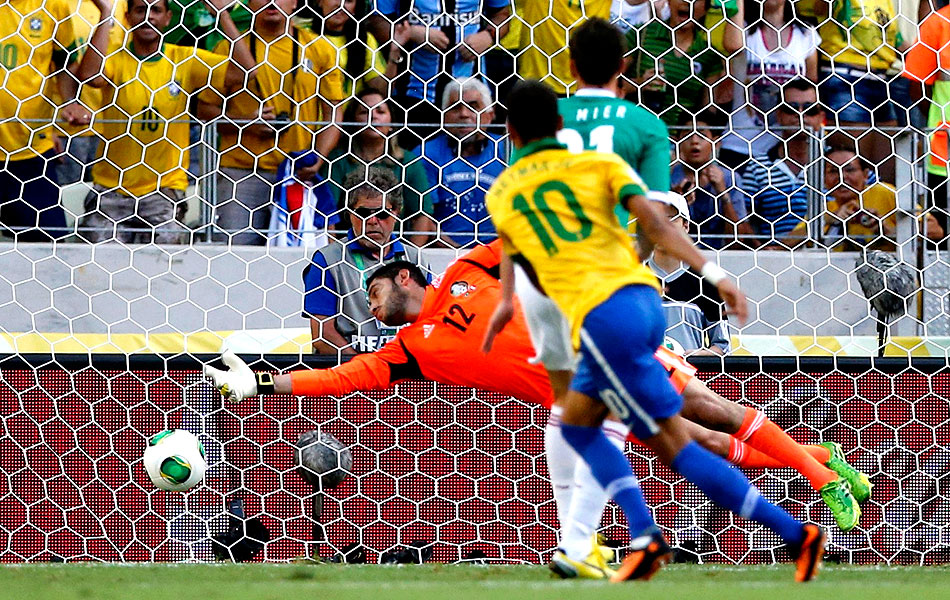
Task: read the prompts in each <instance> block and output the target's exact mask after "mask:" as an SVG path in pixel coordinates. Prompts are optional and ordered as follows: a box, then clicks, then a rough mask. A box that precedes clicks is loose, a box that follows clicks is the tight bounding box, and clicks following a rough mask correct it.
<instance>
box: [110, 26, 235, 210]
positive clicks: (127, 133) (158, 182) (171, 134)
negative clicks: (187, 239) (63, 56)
mask: <svg viewBox="0 0 950 600" xmlns="http://www.w3.org/2000/svg"><path fill="white" fill-rule="evenodd" d="M227 66H228V57H227V56H222V55H220V54H213V53H211V52H208V51H206V50H200V49H195V48H186V47H182V46H173V45H171V44H164V45H163V46H162V48H161V50H160V51H159V52H158V53H156V54H155V55H154V56H152V57H149V58H140V57H138V56H136V55H135V53H134V52H133V50H132V45H131V44H129V45H128V46H126V47H124V48H120V49H117V50H116V51H114V52H113V53H112V54H111V55H110V56H108V57H106V61H105V65H104V68H103V71H104V74H105V76H106V78H108V79H109V81H110V89H107V91H106V92H105V93H104V94H103V96H104V98H103V102H104V104H105V109H103V110H102V111H100V112H99V113H97V115H96V119H97V123H96V128H97V130H98V131H99V132H100V133H101V135H102V137H103V139H104V144H103V145H102V146H100V159H99V160H97V161H96V163H95V165H94V166H93V168H92V179H93V181H94V182H95V183H96V184H98V185H101V186H103V187H106V188H110V189H116V190H117V191H119V192H121V193H123V194H126V195H128V196H145V195H146V194H151V193H153V192H156V191H158V190H159V188H171V189H175V190H184V189H185V188H187V187H188V177H187V173H186V172H185V168H186V167H187V166H188V146H189V136H188V130H189V122H190V119H191V116H190V115H189V113H188V100H189V97H190V95H191V94H193V93H195V92H197V91H200V90H202V89H204V88H206V87H213V88H214V89H217V90H223V89H224V77H225V74H226V72H227ZM129 119H132V120H131V122H130V121H129ZM103 156H104V157H105V160H102V157H103Z"/></svg>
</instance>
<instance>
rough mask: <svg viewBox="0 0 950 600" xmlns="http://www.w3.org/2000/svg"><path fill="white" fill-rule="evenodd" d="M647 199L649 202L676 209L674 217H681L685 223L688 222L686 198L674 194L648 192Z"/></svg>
mask: <svg viewBox="0 0 950 600" xmlns="http://www.w3.org/2000/svg"><path fill="white" fill-rule="evenodd" d="M648 197H649V198H650V200H654V201H656V202H661V203H663V204H666V205H668V206H672V207H673V208H675V209H676V216H678V217H682V218H683V220H685V221H689V204H687V202H686V198H684V197H683V195H682V194H677V193H676V192H650V193H649V195H648Z"/></svg>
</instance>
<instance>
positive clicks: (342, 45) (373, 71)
mask: <svg viewBox="0 0 950 600" xmlns="http://www.w3.org/2000/svg"><path fill="white" fill-rule="evenodd" d="M325 37H326V39H327V41H329V42H330V43H331V44H333V45H334V46H335V47H336V49H337V56H338V59H337V61H336V64H337V65H339V66H338V67H337V70H339V71H340V77H341V79H342V81H343V93H345V94H346V95H347V96H350V95H354V96H355V95H356V94H359V93H360V92H361V91H362V90H363V87H364V86H365V85H366V84H367V83H369V82H370V81H372V80H374V79H376V78H377V77H379V76H380V75H384V74H385V73H386V59H384V58H383V53H382V52H380V51H379V42H377V41H376V38H375V37H373V36H372V34H366V58H365V59H364V61H363V76H362V77H359V78H357V79H356V81H355V82H354V81H353V78H352V77H350V76H349V75H348V74H347V73H346V61H347V59H348V58H349V56H350V54H349V50H348V47H347V45H346V36H343V35H328V36H325ZM358 43H359V42H356V41H354V42H353V44H358ZM353 44H351V45H350V46H352V45H353ZM354 83H355V84H356V85H354Z"/></svg>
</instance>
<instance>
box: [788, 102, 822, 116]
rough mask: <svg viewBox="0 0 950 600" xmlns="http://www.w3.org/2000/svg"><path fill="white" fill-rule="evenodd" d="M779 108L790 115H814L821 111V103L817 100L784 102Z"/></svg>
mask: <svg viewBox="0 0 950 600" xmlns="http://www.w3.org/2000/svg"><path fill="white" fill-rule="evenodd" d="M779 110H781V111H782V112H785V113H788V114H790V115H794V114H803V115H806V116H809V117H814V116H815V115H817V114H819V113H820V112H821V105H820V104H818V103H817V102H783V103H782V104H781V106H780V107H779Z"/></svg>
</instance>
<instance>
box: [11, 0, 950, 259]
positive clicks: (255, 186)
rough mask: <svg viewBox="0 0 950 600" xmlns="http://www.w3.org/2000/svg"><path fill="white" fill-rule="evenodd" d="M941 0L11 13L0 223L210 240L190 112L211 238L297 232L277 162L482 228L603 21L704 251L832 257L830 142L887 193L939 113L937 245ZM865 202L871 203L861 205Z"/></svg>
mask: <svg viewBox="0 0 950 600" xmlns="http://www.w3.org/2000/svg"><path fill="white" fill-rule="evenodd" d="M940 4H942V3H941V2H939V1H938V0H922V1H919V0H915V1H907V0H860V1H856V0H849V1H844V0H832V1H821V0H802V1H798V2H792V1H790V0H704V1H703V0H701V1H696V2H688V1H686V0H614V1H613V2H610V1H608V0H587V1H586V2H577V1H576V0H548V1H544V2H542V1H540V0H514V2H509V0H456V1H455V2H452V3H451V4H446V3H445V2H437V1H435V0H409V1H405V2H396V1H395V0H375V1H370V0H299V1H298V0H242V2H234V0H205V3H204V4H199V3H194V2H192V3H182V2H180V0H132V1H131V2H128V0H116V2H115V3H113V1H112V0H12V1H10V2H7V3H4V4H3V5H2V7H0V59H2V62H3V66H4V68H5V70H6V77H5V79H4V82H3V85H2V89H0V96H2V102H0V104H2V107H3V108H2V113H3V114H2V117H3V119H4V120H3V122H2V124H0V152H2V153H3V156H4V165H3V169H2V172H0V180H2V181H0V183H2V184H4V185H0V225H2V227H3V231H4V233H5V234H7V235H16V236H18V237H19V239H21V240H24V241H41V240H49V239H62V238H64V237H67V236H69V239H79V240H86V241H90V242H100V241H107V240H118V241H123V242H126V243H128V242H138V241H155V242H161V243H180V242H186V241H189V240H193V239H195V238H194V236H193V235H190V234H193V233H194V230H193V229H190V228H189V225H194V223H188V224H186V223H184V222H183V216H184V208H185V207H186V206H187V205H188V204H189V202H192V203H193V202H194V201H195V198H194V195H195V194H196V193H197V192H196V187H195V185H194V178H193V176H192V175H191V174H189V173H188V171H187V167H188V166H189V162H190V161H191V160H192V159H191V157H190V156H189V154H190V150H191V149H193V148H195V147H196V143H195V135H194V130H195V129H196V127H195V124H196V123H209V122H212V123H213V125H206V127H213V128H214V131H215V134H216V140H217V141H216V143H217V147H216V148H215V151H216V152H215V156H216V164H215V166H216V169H215V171H214V173H213V174H211V176H212V177H213V178H214V186H213V188H214V193H213V194H209V195H208V196H209V197H204V196H203V197H201V198H198V199H197V200H198V202H200V203H205V205H206V206H207V208H208V210H206V211H204V214H206V215H209V216H210V218H211V219H213V222H212V223H211V225H212V226H213V231H214V236H213V239H214V240H215V241H218V242H227V243H231V244H249V245H260V244H266V243H268V241H270V242H271V243H273V241H274V240H275V239H278V238H279V239H288V238H287V237H286V236H283V237H281V236H277V235H276V234H275V232H274V231H273V229H272V226H273V223H274V222H275V221H274V219H273V218H272V217H273V214H272V213H273V212H274V209H273V207H274V206H275V196H276V194H277V191H278V190H279V189H280V188H281V186H282V185H283V184H284V183H286V181H285V180H282V179H281V177H280V173H281V172H289V173H290V176H291V177H292V178H294V179H296V180H297V181H300V182H303V183H305V184H306V185H307V186H309V187H311V188H317V187H319V186H324V185H325V186H329V187H330V188H331V190H330V191H331V192H332V194H333V199H334V202H335V209H334V208H333V207H331V209H333V210H335V211H337V212H338V213H339V215H338V216H339V217H342V221H341V222H342V223H344V224H346V223H347V222H348V218H347V217H348V213H347V194H348V192H349V190H348V189H347V188H346V186H345V185H344V182H345V181H350V180H352V178H351V177H350V176H351V174H352V173H353V172H361V173H363V176H364V181H365V176H366V175H367V173H368V170H369V169H370V167H372V166H377V167H380V168H385V169H386V170H388V171H390V172H391V173H392V174H393V175H394V177H395V180H396V182H397V184H396V185H397V187H398V191H399V192H400V194H401V197H402V200H403V201H402V206H403V208H402V210H401V211H400V213H399V214H398V215H396V217H397V221H398V222H397V224H396V230H397V231H402V232H404V234H405V235H404V238H405V240H406V241H407V242H410V243H412V244H414V245H417V246H424V245H438V246H465V245H468V244H471V243H473V242H474V241H476V240H478V241H486V240H489V239H491V237H492V236H493V231H492V227H491V223H490V221H489V220H488V218H487V215H486V212H485V207H484V192H485V191H486V190H487V188H488V187H489V186H490V185H491V183H492V181H493V180H494V178H495V177H496V176H497V175H498V173H499V172H500V171H501V170H502V169H503V168H504V166H505V164H506V161H507V158H508V149H507V145H506V141H505V138H504V135H503V134H504V129H503V128H502V127H501V123H502V122H503V116H504V93H505V91H506V90H507V89H508V88H510V85H511V84H512V83H513V82H514V81H516V80H517V78H519V77H521V78H538V79H542V80H544V81H546V82H547V83H548V84H549V85H551V86H552V87H553V88H554V89H555V90H556V91H557V92H558V93H561V94H570V93H572V92H573V90H574V77H573V75H572V73H571V70H570V61H569V57H568V51H567V40H568V37H569V36H570V32H571V30H572V28H574V27H576V26H577V25H578V24H579V23H581V22H583V19H584V18H585V17H586V18H589V17H594V16H600V17H606V18H610V19H611V20H612V22H613V23H614V24H615V25H616V26H617V27H618V28H620V29H621V30H623V31H624V32H625V35H626V40H627V44H628V54H627V59H628V60H627V70H626V73H625V76H624V78H623V81H622V93H623V94H624V95H625V96H626V97H627V99H629V100H631V101H633V102H635V103H637V104H639V105H641V106H643V107H645V108H647V109H649V110H651V111H653V112H654V113H655V114H657V115H658V116H659V117H660V118H661V119H662V120H663V121H664V122H665V123H666V124H667V126H668V127H669V129H670V132H671V136H670V141H671V144H670V148H671V160H670V163H671V169H672V172H671V176H672V181H673V186H674V189H677V190H678V191H679V192H680V193H682V194H683V196H684V197H686V198H687V201H688V203H689V206H690V212H691V223H692V224H691V228H692V229H691V231H692V232H693V233H694V234H695V235H696V236H697V237H698V239H699V241H700V242H701V243H702V244H703V245H704V246H705V247H708V248H713V249H719V248H737V247H745V248H757V247H762V248H786V247H802V246H809V247H812V246H816V245H817V246H822V247H824V246H827V245H829V244H826V243H825V242H826V240H825V239H824V237H825V236H824V233H825V231H826V230H827V227H825V226H824V225H826V223H825V219H826V216H825V215H826V214H827V212H828V211H816V210H815V208H814V207H815V206H820V203H821V202H824V203H825V204H827V206H828V207H829V211H830V210H831V206H833V205H834V206H837V204H834V203H835V202H836V195H835V194H833V193H831V191H830V190H829V189H828V187H827V185H826V183H827V181H828V180H829V176H828V175H826V176H825V177H820V176H819V177H816V176H815V174H816V173H818V174H821V172H822V171H827V170H828V168H840V166H835V165H836V163H834V162H833V161H827V160H826V159H825V157H822V156H820V149H821V148H823V147H824V146H834V147H836V148H847V147H850V148H851V149H852V150H853V151H854V152H855V161H856V163H855V164H859V165H861V169H862V171H863V172H864V175H865V177H866V179H867V180H868V182H869V184H870V185H869V187H868V189H869V190H874V189H878V188H875V187H874V186H875V185H877V184H879V183H881V184H894V183H895V172H894V162H895V161H894V154H895V146H894V139H893V135H894V133H895V131H896V129H895V128H896V127H901V126H905V125H908V124H914V123H916V124H918V125H921V124H922V123H923V122H924V116H923V110H922V109H924V108H927V107H929V109H930V112H929V115H928V117H927V121H928V123H929V125H930V126H931V127H933V128H935V129H936V131H935V133H934V138H933V140H932V142H931V147H932V150H933V155H932V157H931V159H930V160H929V161H928V165H927V166H928V174H929V175H928V177H929V178H928V185H929V187H930V189H931V190H932V192H933V193H932V194H931V196H930V197H928V198H925V199H923V201H922V203H921V206H922V207H923V208H926V209H934V208H935V209H936V210H934V211H933V215H932V216H928V218H926V219H921V220H920V222H921V223H923V224H924V226H923V227H922V229H923V231H921V233H924V234H925V235H926V237H927V238H928V239H930V240H938V235H937V233H939V231H938V228H937V227H939V228H940V229H946V226H947V219H946V212H947V208H948V202H947V193H946V189H947V186H946V154H947V153H946V146H947V142H946V139H947V136H946V129H945V128H944V127H945V124H946V121H947V120H946V118H945V117H944V116H943V114H942V109H943V106H944V104H946V98H945V96H946V91H945V87H944V86H943V85H942V84H943V83H944V81H943V79H946V77H944V76H942V75H941V73H945V72H946V69H947V68H948V67H947V66H945V65H943V61H942V53H943V50H944V46H945V45H946V44H947V42H948V41H950V40H948V39H947V38H948V37H950V25H948V22H950V13H948V12H947V11H948V10H950V9H941V8H940V6H939V5H940ZM198 11H200V15H199V14H198ZM232 16H233V18H232ZM197 23H205V24H206V25H205V28H204V29H202V28H201V27H200V26H198V25H195V24H197ZM208 23H210V25H207V24H208ZM918 24H919V25H918ZM176 25H179V26H178V27H177V28H176ZM182 30H183V31H184V32H185V34H184V35H182V33H181V31H182ZM172 31H175V32H176V33H175V35H174V36H172ZM166 36H168V37H173V38H174V42H175V43H169V39H167V38H166ZM905 59H906V68H905ZM921 98H924V99H925V101H920V102H918V100H919V99H921ZM926 101H929V102H926ZM915 102H917V103H916V104H915ZM51 124H52V125H51ZM407 124H408V125H407ZM816 148H817V149H819V152H818V154H816ZM816 160H819V161H824V162H823V163H822V164H824V166H823V167H820V168H818V169H810V166H811V165H812V164H814V163H815V161H816ZM285 161H290V162H289V163H288V165H287V166H288V167H289V169H287V168H285V169H284V171H282V170H281V168H280V167H281V165H282V163H284V162H285ZM829 165H831V166H830V167H829ZM357 179H359V178H357ZM840 179H841V180H842V181H844V182H845V183H843V184H840V185H844V186H845V187H848V186H849V184H848V183H847V181H849V180H848V178H840ZM77 181H85V182H86V184H87V185H88V188H89V192H88V195H87V197H86V199H85V203H84V206H83V208H82V211H81V214H79V215H75V216H76V217H77V219H76V221H77V225H78V227H72V228H67V227H66V219H65V214H64V211H63V208H62V206H61V203H60V191H61V190H60V188H61V187H62V186H66V185H71V184H74V183H75V182H77ZM840 185H839V187H840ZM202 189H207V188H202ZM382 191H384V192H387V193H388V192H389V191H390V190H382ZM851 191H853V192H854V193H855V194H856V200H857V201H858V203H859V204H860V203H861V202H862V198H863V197H864V194H865V191H863V190H862V191H856V190H851ZM871 193H872V194H873V193H874V192H871ZM839 195H840V193H839ZM809 198H818V199H819V202H818V203H817V204H816V203H815V202H810V201H809ZM810 206H811V208H809V207H810ZM321 208H322V209H323V208H326V207H321ZM298 209H299V208H298V207H294V206H291V207H289V210H290V211H291V212H293V211H294V210H298ZM832 212H835V211H832ZM838 213H840V210H838V211H837V212H836V214H838ZM853 213H854V214H858V215H859V216H866V215H872V217H873V218H875V219H878V221H879V222H880V226H879V227H876V228H875V229H876V230H877V231H879V232H880V236H881V237H883V238H886V240H885V241H886V243H883V245H884V246H888V244H890V245H893V242H894V239H893V236H894V228H893V227H892V226H890V225H888V224H889V223H892V222H893V221H894V219H895V218H896V214H897V209H896V208H895V209H894V210H893V211H891V214H878V215H875V212H874V211H870V212H869V211H861V210H855V211H853ZM328 217H329V216H328ZM849 218H850V217H849ZM336 220H339V219H337V218H327V219H326V220H324V221H323V222H324V223H330V222H335V221H336ZM806 221H813V222H815V223H819V222H820V223H819V225H818V226H814V227H803V224H804V223H806ZM280 222H281V223H282V224H283V225H282V226H284V227H294V226H295V225H294V223H295V222H294V220H293V219H284V220H282V221H280ZM309 223H310V222H309V221H308V222H307V224H305V225H304V226H309ZM205 225H207V224H205ZM845 225H848V223H846V224H845ZM931 225H933V226H931ZM297 226H299V224H297ZM845 229H847V227H845ZM803 232H805V233H804V235H803ZM815 232H818V235H815ZM341 234H342V233H341ZM320 239H324V240H325V239H327V238H326V236H324V237H322V238H320ZM862 239H863V238H862ZM830 241H831V245H833V246H835V247H840V244H839V243H838V242H839V239H838V238H831V239H830ZM855 243H856V242H854V241H851V242H849V247H854V244H855ZM875 243H877V241H876V242H875ZM878 245H881V244H878Z"/></svg>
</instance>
